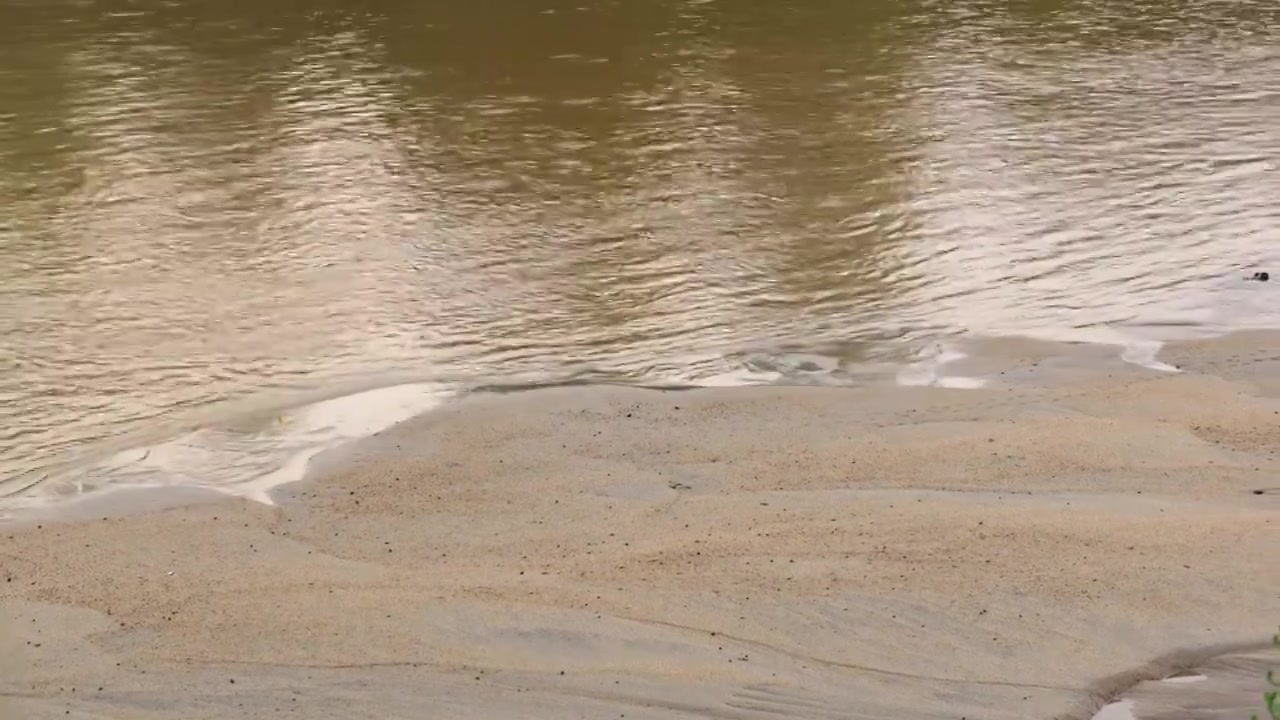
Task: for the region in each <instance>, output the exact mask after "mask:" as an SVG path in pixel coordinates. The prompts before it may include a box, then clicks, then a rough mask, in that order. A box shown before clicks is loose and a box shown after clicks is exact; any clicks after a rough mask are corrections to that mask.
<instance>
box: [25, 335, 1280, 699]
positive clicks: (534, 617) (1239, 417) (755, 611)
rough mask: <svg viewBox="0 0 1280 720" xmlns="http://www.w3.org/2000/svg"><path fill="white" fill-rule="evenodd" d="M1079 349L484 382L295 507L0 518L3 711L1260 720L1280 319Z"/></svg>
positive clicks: (362, 451)
mask: <svg viewBox="0 0 1280 720" xmlns="http://www.w3.org/2000/svg"><path fill="white" fill-rule="evenodd" d="M1051 356H1052V353H1050V352H1048V351H1046V349H1045V347H1044V346H1043V345H1040V344H1035V343H1029V344H1028V343H1010V344H1008V345H1007V346H1006V347H1005V348H1004V349H1003V351H1002V355H1001V358H1000V360H999V361H992V360H990V359H986V360H983V361H982V362H978V361H971V362H970V365H971V366H974V367H977V366H978V365H982V366H983V367H982V368H981V369H982V370H983V372H984V373H986V374H987V375H989V376H990V377H992V378H993V379H994V380H993V382H991V383H990V384H988V386H987V387H984V388H982V389H978V390H972V389H964V390H960V389H945V388H900V387H869V388H798V387H790V388H780V387H755V388H726V389H708V390H693V391H679V392H662V391H654V390H638V389H626V388H605V387H585V388H584V387H577V388H548V389H541V390H536V391H529V392H522V393H506V394H490V395H475V396H472V397H469V398H466V399H463V400H460V401H457V402H455V403H452V404H450V405H447V406H445V407H444V408H442V409H440V410H438V411H435V412H433V413H430V414H428V415H424V416H421V417H418V418H415V419H412V420H410V421H407V422H405V423H402V424H400V425H398V426H396V427H395V428H393V429H391V430H389V431H386V432H383V433H381V434H379V435H378V436H377V437H374V438H370V439H368V440H366V441H363V442H361V443H359V444H357V445H355V446H352V447H349V448H345V449H343V450H342V451H340V452H337V453H330V454H328V455H326V456H323V457H321V458H319V459H318V465H317V469H316V470H314V471H313V472H312V477H311V478H309V479H308V480H306V481H304V482H301V483H296V484H293V485H289V486H287V487H285V488H283V489H282V490H280V491H279V492H278V493H277V498H276V499H277V500H278V501H279V503H280V504H279V505H278V506H275V507H268V506H264V505H261V504H258V503H254V502H251V501H249V500H245V499H224V500H217V501H202V502H198V503H195V504H189V503H182V504H178V505H177V506H173V505H174V503H161V504H159V505H157V506H156V507H155V508H154V509H152V510H149V511H147V512H142V513H138V512H135V513H130V514H127V515H121V514H119V513H115V512H110V508H105V506H104V508H105V509H103V511H102V512H103V513H104V514H105V517H104V518H99V517H96V516H94V517H89V513H87V512H86V511H85V508H84V507H81V508H80V509H79V511H78V512H77V513H76V514H75V515H74V516H67V517H64V518H63V519H60V520H56V521H55V520H50V519H48V518H47V517H42V518H40V519H39V520H38V521H37V520H36V519H35V517H34V516H33V517H32V518H29V519H28V522H26V523H24V524H21V525H17V526H11V527H9V528H6V529H5V530H4V533H3V534H0V576H2V577H0V718H6V719H7V718H10V717H13V718H44V717H50V718H52V717H60V718H61V717H76V718H173V717H183V718H244V717H254V718H257V717H264V718H265V717H290V716H292V717H306V718H418V717H441V718H445V717H447V718H508V717H511V718H515V717H520V718H576V717H583V718H603V717H626V718H741V719H744V720H745V719H751V718H770V717H777V718H781V717H795V718H905V717H911V718H960V717H968V718H1010V719H1013V718H1018V719H1024V718H1059V717H1069V718H1087V717H1089V716H1091V715H1092V713H1093V712H1095V711H1096V710H1097V709H1098V708H1099V707H1101V706H1102V705H1103V704H1105V703H1106V702H1107V701H1108V700H1111V699H1114V696H1115V693H1116V692H1117V691H1118V690H1120V689H1122V688H1128V687H1130V686H1133V685H1134V684H1135V683H1136V682H1138V681H1141V680H1153V681H1154V680H1158V679H1160V678H1164V677H1167V676H1169V675H1172V674H1175V673H1177V672H1180V671H1181V672H1183V673H1184V674H1185V673H1191V672H1201V671H1203V672H1204V674H1205V675H1206V676H1207V680H1206V681H1204V682H1197V683H1165V684H1164V685H1162V686H1161V687H1160V688H1157V689H1156V690H1150V691H1146V690H1143V688H1146V687H1147V685H1141V686H1139V687H1138V688H1137V689H1135V690H1134V693H1135V694H1134V695H1133V704H1132V710H1133V712H1134V714H1135V716H1137V717H1165V716H1168V717H1173V716H1178V717H1196V716H1206V717H1207V716H1210V715H1211V714H1212V712H1214V711H1215V710H1221V709H1222V708H1223V707H1224V706H1229V708H1230V709H1231V710H1232V713H1233V714H1234V713H1235V712H1236V711H1237V710H1238V711H1239V715H1240V716H1241V717H1247V715H1248V711H1249V710H1250V709H1251V707H1254V706H1256V703H1255V704H1254V705H1252V706H1251V705H1250V702H1251V700H1250V698H1253V697H1254V695H1255V689H1254V688H1253V687H1251V685H1250V683H1251V680H1250V678H1255V677H1256V679H1257V686H1256V694H1257V695H1258V696H1259V697H1260V692H1261V689H1262V686H1261V676H1262V671H1263V670H1264V669H1265V668H1266V667H1267V665H1268V664H1269V663H1272V662H1273V661H1275V660H1276V657H1275V656H1274V654H1269V651H1268V650H1266V641H1267V640H1268V638H1269V636H1270V633H1271V632H1273V631H1274V630H1275V626H1276V624H1277V622H1280V559H1278V557H1280V556H1278V554H1277V553H1280V522H1278V520H1280V463H1278V462H1277V458H1276V454H1275V453H1276V452H1277V450H1280V374H1278V373H1276V372H1274V371H1275V370H1276V364H1277V363H1280V361H1277V360H1275V359H1274V358H1277V357H1280V337H1278V336H1276V335H1273V334H1250V335H1238V336H1233V337H1231V338H1226V339H1221V340H1215V341H1206V342H1200V343H1187V344H1183V345H1177V346H1171V347H1169V348H1166V350H1165V352H1163V353H1162V354H1161V358H1162V359H1163V360H1164V361H1166V362H1169V363H1171V364H1173V365H1176V366H1178V367H1179V368H1181V369H1182V370H1183V372H1182V373H1179V374H1170V373H1162V372H1156V371H1153V370H1150V369H1145V368H1139V367H1134V366H1132V365H1124V364H1116V365H1114V366H1112V365H1100V366H1099V369H1097V370H1095V371H1093V372H1084V371H1082V370H1080V369H1078V368H1074V369H1069V370H1067V371H1062V372H1056V374H1055V371H1054V370H1053V367H1054V363H1053V362H1051V361H1050V360H1051ZM1037 368H1040V369H1039V370H1037ZM1044 368H1048V369H1044ZM89 507H92V506H89ZM37 524H38V525H39V526H38V527H37V526H36V525H37ZM1215 663H1217V665H1215ZM1171 688H1172V689H1171ZM1171 698H1172V699H1171ZM1171 708H1172V709H1171ZM1162 713H1163V714H1162ZM1169 713H1172V714H1169ZM1178 713H1182V714H1180V715H1179V714H1178Z"/></svg>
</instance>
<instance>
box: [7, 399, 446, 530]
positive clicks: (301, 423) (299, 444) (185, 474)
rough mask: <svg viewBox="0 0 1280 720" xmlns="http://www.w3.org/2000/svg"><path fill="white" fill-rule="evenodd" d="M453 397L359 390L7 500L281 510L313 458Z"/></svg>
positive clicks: (103, 465)
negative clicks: (155, 501)
mask: <svg viewBox="0 0 1280 720" xmlns="http://www.w3.org/2000/svg"><path fill="white" fill-rule="evenodd" d="M451 395H452V393H451V392H450V391H449V390H448V389H447V388H446V387H445V386H443V385H437V384H432V383H413V384H406V385H394V386H389V387H383V388H377V389H374V390H367V391H364V392H358V393H355V394H352V395H345V396H342V397H337V398H332V399H329V400H324V401H321V402H316V403H311V404H308V405H303V406H300V407H296V408H292V409H290V410H287V411H284V412H281V413H279V414H276V415H275V416H274V417H273V418H270V419H269V420H268V421H266V422H260V423H258V427H257V428H255V429H253V430H250V431H245V430H239V429H236V428H233V427H218V426H212V427H206V428H201V429H198V430H194V431H191V432H188V433H186V434H184V435H181V436H179V437H176V438H173V439H171V440H168V441H166V442H162V443H157V444H153V445H149V446H145V447H138V448H131V449H129V450H125V451H122V452H118V453H116V454H114V455H112V456H110V457H108V458H106V459H105V460H103V461H101V462H98V463H95V464H93V465H91V466H89V467H85V468H81V469H79V470H77V471H76V472H75V473H74V474H73V475H72V476H71V477H70V478H69V479H67V480H65V481H63V482H59V483H51V484H49V486H47V487H46V486H36V487H35V488H33V489H32V491H31V492H30V493H26V494H24V495H23V496H20V497H13V498H6V500H5V506H6V509H25V508H33V507H40V506H44V505H48V504H49V503H52V502H55V501H58V500H65V499H68V498H71V497H81V496H85V495H89V494H96V493H101V492H106V491H109V490H113V489H129V488H157V487H158V488H165V487H194V488H201V489H208V490H213V491H216V492H220V493H225V494H227V495H234V496H239V497H245V498H249V499H251V500H256V501H258V502H261V503H265V504H268V505H273V504H275V503H274V501H273V500H272V499H271V494H270V493H271V490H273V489H274V488H277V487H279V486H281V485H285V484H287V483H291V482H295V481H297V480H301V479H302V477H303V476H304V475H305V473H306V470H307V465H308V464H309V463H310V461H311V459H312V458H314V457H315V456H316V455H319V454H320V453H322V452H324V451H326V450H329V449H332V448H334V447H337V446H339V445H342V444H345V443H348V442H351V441H354V440H359V439H360V438H364V437H368V436H370V435H373V434H375V433H378V432H381V431H382V430H385V429H387V428H389V427H391V426H392V425H395V424H396V423H399V422H402V421H404V420H407V419H409V418H412V417H415V416H417V415H420V414H422V413H425V412H427V411H429V410H431V409H433V408H435V407H437V406H439V405H441V404H442V403H444V402H445V400H447V399H448V398H449V397H450V396H451Z"/></svg>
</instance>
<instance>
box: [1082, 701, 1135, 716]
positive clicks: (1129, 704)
mask: <svg viewBox="0 0 1280 720" xmlns="http://www.w3.org/2000/svg"><path fill="white" fill-rule="evenodd" d="M1093 720H1138V716H1137V715H1134V714H1133V701H1132V700H1117V701H1115V702H1113V703H1110V704H1108V705H1103V706H1102V709H1101V710H1099V711H1098V712H1097V713H1095V714H1094V716H1093Z"/></svg>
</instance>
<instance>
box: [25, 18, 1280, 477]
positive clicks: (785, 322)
mask: <svg viewBox="0 0 1280 720" xmlns="http://www.w3.org/2000/svg"><path fill="white" fill-rule="evenodd" d="M0 200H2V201H3V212H2V213H0V482H3V483H4V484H3V485H0V491H3V492H4V493H13V492H14V491H15V490H17V489H19V488H23V487H26V486H28V485H30V484H31V483H34V482H39V481H40V480H41V479H42V478H47V477H50V476H52V475H56V474H57V472H58V471H59V469H60V468H61V469H65V468H66V467H69V466H68V465H67V463H71V466H74V464H75V462H76V461H77V459H81V458H86V457H93V456H95V454H97V455H101V456H103V457H106V454H109V453H110V452H115V451H117V450H122V449H124V448H126V447H127V446H130V445H131V444H133V445H136V444H138V443H137V442H134V441H133V440H130V439H131V438H132V439H135V440H137V439H139V438H144V437H145V438H149V440H148V441H149V442H152V441H154V442H159V441H161V440H166V439H171V438H174V437H178V438H179V440H178V441H176V442H178V446H174V445H173V442H172V441H171V443H170V446H169V447H170V449H171V450H173V449H174V448H175V447H178V450H180V449H181V446H182V445H183V443H186V444H187V445H196V446H200V447H202V448H204V449H205V450H208V448H209V447H210V446H213V447H215V448H222V447H224V446H226V445H228V444H230V445H234V444H235V439H234V438H235V437H241V436H235V435H234V433H235V432H241V431H242V430H243V428H241V427H240V426H241V425H243V426H245V427H249V428H251V429H252V428H257V427H259V426H261V425H264V424H266V425H270V424H271V423H276V424H277V425H285V424H287V422H286V421H287V418H285V417H284V416H277V415H276V410H275V408H279V407H285V406H287V405H288V404H289V403H292V402H297V401H298V400H299V399H302V398H312V399H317V398H322V397H331V396H336V395H339V394H343V393H346V392H350V391H352V390H356V389H362V388H371V387H375V386H380V385H386V384H389V383H409V382H413V383H434V384H439V385H440V386H442V387H457V386H459V385H466V384H474V383H480V382H495V381H500V382H525V381H552V380H559V379H565V378H572V377H583V376H587V377H604V378H610V379H615V380H619V381H632V382H704V383H722V382H736V381H739V380H740V379H742V378H743V377H746V376H748V375H750V373H753V372H764V371H776V370H778V369H779V368H781V369H783V370H785V369H786V367H787V365H788V363H789V362H792V363H794V362H796V361H794V360H793V359H792V358H794V357H802V358H817V360H812V359H806V360H803V361H802V362H800V364H801V365H803V366H804V367H805V368H809V369H812V368H815V367H816V368H817V370H822V369H823V368H825V367H828V365H824V363H828V364H829V365H830V366H849V367H852V366H856V365H858V364H859V363H868V362H880V361H888V360H893V359H895V358H901V357H907V356H910V355H911V354H912V353H913V352H915V351H916V350H917V349H918V348H920V347H921V346H922V345H924V344H927V343H930V342H933V341H934V340H935V339H937V338H947V337H954V336H963V335H972V334H1020V335H1033V336H1043V337H1050V338H1066V339H1085V340H1101V341H1114V340H1115V339H1116V338H1118V337H1144V338H1155V339H1159V338H1168V337H1178V336H1184V335H1188V334H1200V333H1212V332H1220V331H1222V330H1226V329H1233V328H1239V327H1247V326H1280V301H1278V300H1280V295H1277V293H1280V286H1277V287H1274V288H1272V287H1271V286H1270V285H1265V286H1264V285H1261V284H1255V283H1242V282H1240V277H1241V275H1242V274H1243V273H1245V272H1246V271H1249V272H1251V271H1252V270H1253V269H1255V268H1266V267H1267V266H1268V264H1270V267H1271V270H1272V271H1273V272H1275V271H1277V270H1280V263H1276V262H1275V261H1276V260H1278V259H1280V4H1277V3H1275V2H1273V1H1272V0H1233V1H1231V2H1222V1H1220V0H1217V1H1215V0H1159V1H1156V0H1149V1H1143V2H1126V3H1117V2H1103V1H1102V0H1080V1H1078V2H1068V1H1066V0H1038V1H1036V2H1020V3H1005V2H993V1H988V0H937V1H936V2H929V1H926V0H894V1H892V2H891V1H889V0H877V1H871V0H868V1H867V2H830V1H818V0H793V1H792V2H774V3H763V2H761V3H742V2H716V1H714V0H687V1H683V2H680V1H676V0H644V1H643V2H641V1H639V0H637V1H635V2H630V1H618V0H612V1H603V2H594V1H589V0H577V1H576V2H574V3H563V2H553V1H551V0H488V1H487V2H410V1H408V0H380V1H374V0H304V1H303V2H301V3H277V2H272V0H265V1H264V2H257V3H247V2H236V1H230V2H228V1H223V0H218V1H215V0H172V1H168V2H163V1H160V0H134V1H133V2H121V1H120V0H102V1H99V2H93V1H91V0H82V1H78V2H65V1H63V0H32V1H30V2H18V1H16V0H0ZM1268 290H1275V292H1267V291H1268ZM815 362H816V363H817V364H816V365H814V363H815ZM744 374H745V375H744ZM414 387H418V386H414ZM433 387H434V385H433ZM424 402H425V401H424ZM415 403H416V404H415ZM422 404H423V403H418V402H417V401H413V402H409V403H408V404H407V405H403V406H402V407H401V409H402V410H405V411H406V412H408V411H409V410H411V409H413V408H417V407H419V406H420V405H422ZM392 415H395V416H398V415H396V413H392ZM214 418H218V421H217V422H218V423H221V425H220V426H219V428H220V429H219V430H217V432H218V433H221V434H219V435H218V436H217V437H216V438H214V439H212V440H211V439H210V438H208V437H202V439H200V438H197V440H198V441H197V440H192V439H191V438H192V437H193V436H191V435H183V433H187V432H188V431H191V430H193V429H195V432H196V433H200V432H211V431H210V430H208V427H209V424H210V423H214V420H213V419H214ZM228 418H234V420H229V419H228ZM264 418H266V419H264ZM295 420H296V418H295ZM298 422H302V423H303V424H304V425H305V424H306V423H305V419H304V420H298ZM202 428H203V429H202ZM313 429H314V428H313ZM330 430H332V428H331V427H330ZM244 432H248V431H244ZM308 432H310V431H308ZM183 438H186V439H185V440H184V439H183ZM104 453H106V454H104ZM187 455H188V457H194V458H197V460H198V459H199V458H200V457H202V456H201V455H200V454H199V453H188V454H187ZM189 462H190V461H189Z"/></svg>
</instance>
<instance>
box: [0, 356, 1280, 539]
mask: <svg viewBox="0 0 1280 720" xmlns="http://www.w3.org/2000/svg"><path fill="white" fill-rule="evenodd" d="M1254 335H1260V336H1261V337H1263V338H1265V339H1267V340H1268V341H1270V340H1271V339H1273V338H1274V337H1275V336H1280V331H1247V330H1246V331H1237V332H1234V333H1229V334H1227V335H1224V336H1213V337H1210V338H1209V341H1210V342H1215V341H1219V340H1221V341H1222V342H1231V341H1232V340H1235V339H1238V338H1248V337H1252V336H1254ZM1193 342H1203V341H1185V343H1183V344H1187V343H1193ZM1167 344H1168V343H1167V342H1165V341H1146V340H1142V339H1140V338H1135V337H1128V338H1126V337H1121V336H1116V337H1110V335H1107V334H1103V335H1100V336H1099V339H1097V340H1096V341H1069V342H1068V341H1061V340H1049V339H1039V338H1031V337H1020V336H1010V337H1005V336H974V337H968V338H958V339H954V340H950V341H945V342H934V341H930V342H928V343H924V344H922V345H921V344H917V345H918V347H917V348H916V350H915V351H913V352H912V353H910V354H909V356H903V357H901V358H899V359H898V361H896V362H888V363H886V362H878V361H876V362H873V361H864V362H863V363H861V364H860V365H861V366H860V367H855V368H853V369H852V372H851V373H850V372H849V371H848V370H847V369H845V368H843V367H841V363H840V361H838V360H834V359H831V358H826V357H824V356H821V355H811V354H809V353H799V354H794V353H781V354H780V355H779V356H778V357H779V358H783V357H788V358H791V359H789V360H787V361H785V362H782V365H781V366H779V367H782V366H786V365H788V364H795V365H797V367H794V368H791V369H790V370H780V371H773V370H770V371H768V372H766V371H764V370H762V369H759V368H757V369H753V370H748V369H747V368H745V367H744V368H743V369H742V372H741V373H740V375H741V376H740V377H738V378H736V379H734V380H732V381H731V380H729V379H727V378H724V377H720V376H717V377H715V378H708V379H705V380H704V381H701V382H700V383H699V382H693V381H688V382H657V381H650V382H615V381H607V380H590V379H585V380H584V379H582V378H577V377H574V378H569V379H566V380H562V381H555V380H550V381H544V382H522V383H514V384H512V383H503V382H497V381H489V382H481V383H478V384H475V385H472V386H459V385H456V384H449V383H443V382H435V381H426V380H414V381H409V380H407V379H404V378H401V379H400V380H397V381H396V382H393V383H390V384H370V383H357V384H355V385H353V386H352V387H353V388H354V391H352V392H345V393H336V394H335V393H334V392H333V391H322V390H313V391H310V392H308V393H306V396H307V397H311V398H313V399H311V400H307V401H304V402H300V403H294V404H284V405H270V404H268V405H263V404H261V403H258V402H252V401H242V402H241V403H239V405H240V406H242V410H244V409H245V408H247V410H244V411H243V412H241V413H238V414H233V415H230V416H227V417H224V418H222V420H220V421H213V422H205V423H201V424H196V425H188V426H187V427H185V428H184V429H183V430H182V432H180V433H177V434H174V435H170V436H169V437H167V439H160V438H159V437H157V433H156V432H155V431H151V432H149V433H142V434H140V437H148V436H149V437H151V438H152V439H151V440H150V441H148V442H145V443H142V444H128V443H123V444H122V443H121V442H115V443H113V444H112V445H114V447H112V446H110V445H109V446H108V447H107V448H105V451H104V452H99V453H97V454H96V455H95V456H91V457H96V459H91V460H81V461H79V462H76V463H64V464H63V466H62V467H60V468H54V469H51V470H49V471H48V472H46V473H45V477H44V478H43V479H39V480H35V481H31V482H29V484H28V485H27V486H26V487H22V488H19V489H18V490H17V491H16V492H13V493H10V494H5V495H0V528H4V527H11V526H18V525H24V524H27V521H28V520H29V519H30V518H33V517H39V518H44V519H49V520H53V519H56V518H57V517H58V516H59V514H60V513H61V512H62V511H64V510H65V511H66V512H67V513H68V515H69V516H75V515H77V514H78V513H79V512H80V507H82V506H85V505H88V506H90V508H92V507H93V506H95V505H96V504H97V500H98V497H97V496H99V495H113V494H116V493H119V492H128V493H129V494H131V495H134V496H143V495H145V494H146V493H147V492H156V493H159V494H160V495H162V496H163V495H174V494H184V493H186V494H201V493H204V492H206V491H207V492H210V493H212V494H214V495H229V496H239V497H250V498H251V499H254V500H257V501H258V502H264V503H267V504H271V502H272V500H271V495H272V493H273V492H274V490H275V489H276V488H278V487H281V486H284V485H288V484H290V483H294V482H299V481H302V480H305V479H306V477H308V476H309V475H310V474H312V471H311V468H310V460H311V458H313V457H315V456H316V455H327V454H332V453H335V452H338V453H340V452H341V451H342V449H343V447H345V446H347V445H350V444H352V443H358V442H359V441H361V440H363V439H365V438H367V437H369V436H370V435H376V434H378V433H381V432H383V431H385V430H387V429H388V428H390V427H391V426H393V425H395V424H397V423H399V422H402V421H404V420H408V419H412V418H414V417H416V416H418V415H421V414H425V413H428V412H431V411H432V410H434V409H435V408H437V407H439V406H440V405H441V404H444V403H448V402H452V401H455V400H457V399H459V398H465V397H469V396H472V395H484V394H499V395H505V394H511V393H525V392H536V391H539V390H548V389H560V388H593V387H600V388H613V387H623V388H637V389H644V390H655V391H685V390H699V389H706V388H719V387H755V386H759V385H767V386H768V385H773V386H780V387H790V386H810V385H817V386H827V387H837V388H839V387H888V386H893V387H903V388H911V387H942V388H951V389H966V390H973V389H981V388H982V387H985V386H987V385H988V384H1004V383H1017V384H1025V383H1031V384H1036V385H1041V384H1047V385H1057V384H1062V383H1065V382H1078V381H1080V380H1082V379H1093V378H1099V377H1104V376H1108V375H1111V374H1114V373H1116V372H1121V373H1132V372H1146V371H1153V372H1157V373H1163V372H1178V369H1177V368H1176V367H1174V366H1170V365H1168V364H1166V363H1164V362H1163V361H1162V360H1161V359H1160V358H1159V353H1160V351H1161V350H1163V349H1164V346H1165V345H1167ZM780 362H781V361H780ZM314 398H318V399H314ZM206 415H209V416H210V417H215V415H211V414H210V413H206ZM348 415H354V416H356V417H357V418H358V419H357V420H356V421H354V422H352V421H351V420H350V419H348V418H347V417H345V416H348ZM286 418H287V422H286ZM344 426H345V427H344ZM158 502H160V503H161V504H163V503H164V502H165V501H164V500H163V498H160V499H159V500H158ZM106 504H107V505H108V506H113V505H114V503H112V502H111V501H110V500H109V499H108V500H107V501H106ZM143 504H144V505H146V506H148V507H149V506H151V505H152V504H153V503H152V502H150V501H148V500H145V499H144V500H143Z"/></svg>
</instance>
